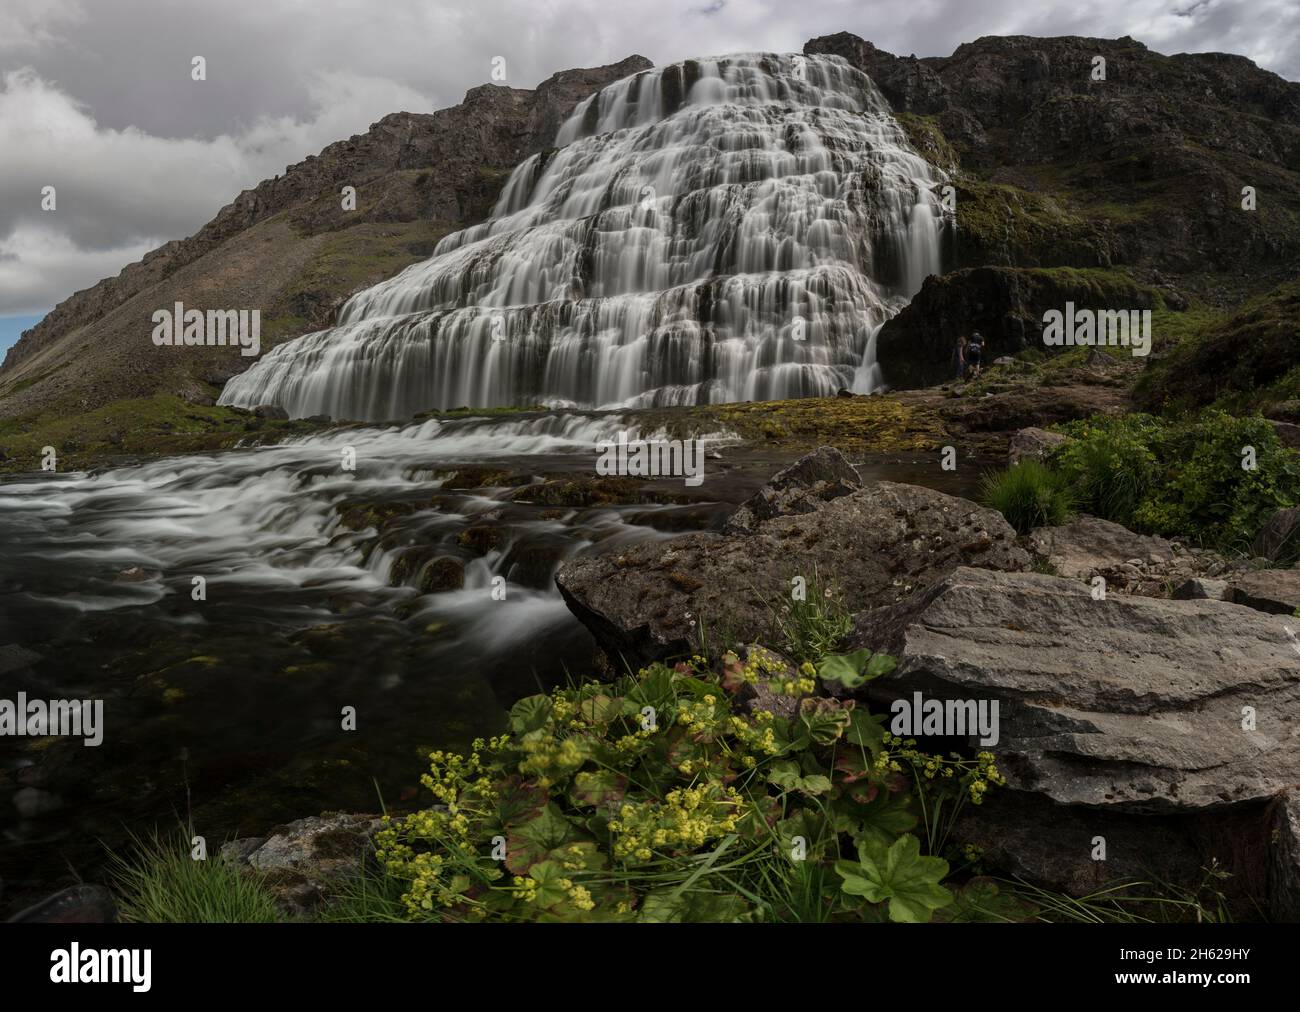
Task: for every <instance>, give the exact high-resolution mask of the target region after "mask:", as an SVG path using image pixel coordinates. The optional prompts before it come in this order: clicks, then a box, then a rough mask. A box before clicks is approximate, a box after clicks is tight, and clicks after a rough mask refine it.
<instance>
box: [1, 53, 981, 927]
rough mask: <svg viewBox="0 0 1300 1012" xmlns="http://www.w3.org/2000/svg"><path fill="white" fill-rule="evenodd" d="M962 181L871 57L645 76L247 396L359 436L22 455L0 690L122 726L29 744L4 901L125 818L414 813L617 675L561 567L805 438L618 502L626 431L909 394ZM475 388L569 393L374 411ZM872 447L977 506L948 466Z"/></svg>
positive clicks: (883, 470)
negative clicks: (898, 118)
mask: <svg viewBox="0 0 1300 1012" xmlns="http://www.w3.org/2000/svg"><path fill="white" fill-rule="evenodd" d="M934 183H935V176H934V174H933V173H932V171H931V170H930V168H929V167H928V166H927V165H926V163H925V162H924V161H923V160H922V159H921V158H920V157H918V156H917V155H916V154H915V153H914V152H912V151H911V149H910V148H909V147H908V145H907V143H906V140H905V138H904V136H903V133H902V131H901V129H900V128H899V126H898V125H897V123H896V122H895V121H894V120H893V119H892V117H891V116H890V115H889V113H888V111H887V108H886V106H885V103H884V101H883V100H882V99H881V97H880V95H879V93H878V91H877V90H876V88H875V87H874V85H872V83H871V82H870V81H869V80H868V79H867V78H866V77H865V76H863V75H862V74H861V73H859V72H857V71H855V70H853V69H852V68H850V67H849V66H848V65H847V64H845V63H844V62H843V61H841V60H839V59H837V58H832V57H807V58H804V57H786V56H773V55H762V56H739V57H728V58H725V59H717V60H699V61H688V62H686V63H683V64H678V65H675V66H672V67H666V68H663V69H661V70H656V71H650V72H646V73H643V74H639V75H637V76H635V77H632V78H629V79H627V80H625V81H622V82H619V83H616V84H614V85H611V86H610V87H608V88H606V89H604V90H603V91H601V92H600V93H598V94H596V95H595V96H593V97H592V98H590V99H589V100H587V101H586V102H584V103H583V104H581V105H580V106H578V108H577V109H576V110H575V111H574V113H573V115H572V117H571V118H570V119H569V120H568V121H567V122H566V123H565V124H564V126H563V127H562V129H561V130H560V131H559V134H558V136H557V138H556V146H555V148H554V149H552V150H550V151H547V152H544V153H542V154H539V155H536V156H534V157H532V158H530V159H528V160H527V161H525V162H524V163H523V164H521V165H520V166H519V167H518V168H517V169H516V171H515V172H514V173H513V175H512V176H511V177H510V180H509V182H508V184H507V185H506V187H505V189H504V191H503V193H502V195H501V198H500V200H499V202H498V205H497V207H496V210H495V212H494V213H493V215H492V217H491V218H490V219H489V220H488V221H487V222H485V223H483V224H482V225H479V226H476V227H474V228H470V229H466V230H465V231H463V232H460V233H458V234H456V235H452V236H448V237H447V238H446V239H444V240H443V242H442V243H441V244H440V245H439V246H438V248H437V250H436V252H435V254H434V256H433V257H432V258H431V259H430V260H428V261H427V262H425V263H422V264H417V265H415V266H413V267H411V268H409V269H407V270H406V271H404V272H403V273H402V274H400V275H398V276H397V277H395V278H393V279H391V280H389V281H387V282H384V283H382V284H380V285H377V286H375V287H373V288H371V289H369V290H367V291H364V292H361V293H360V294H358V295H356V296H354V297H353V298H352V299H351V300H350V301H349V302H348V303H347V304H346V306H345V307H344V309H343V311H342V313H341V316H340V320H339V323H338V325H337V326H336V327H334V328H332V329H330V330H326V331H322V332H320V333H316V334H309V335H306V336H304V337H302V338H299V339H297V340H293V341H290V342H288V343H286V344H283V345H281V346H279V347H277V348H276V349H275V350H274V351H272V352H271V353H270V354H268V355H266V356H265V357H264V358H263V359H262V360H261V361H259V362H258V363H257V364H256V365H254V366H253V367H252V368H251V369H249V370H248V371H247V372H246V373H244V374H243V375H241V376H239V377H236V378H235V379H233V380H231V381H230V382H229V383H228V384H227V386H226V388H225V390H224V392H223V394H222V397H221V401H222V403H225V404H231V405H240V406H254V405H260V404H268V403H269V404H278V405H281V406H283V407H284V408H286V409H287V410H288V411H289V412H290V413H291V414H292V415H294V416H309V415H316V414H329V415H331V416H333V417H336V418H343V419H350V420H353V422H354V423H360V424H350V425H343V426H339V427H337V428H335V429H331V430H329V431H326V432H323V433H317V434H315V435H312V436H306V437H300V438H297V439H293V440H290V441H287V442H283V443H280V444H278V445H274V446H262V447H247V448H242V449H237V450H232V451H228V452H223V453H215V454H204V455H190V456H183V457H172V458H165V459H160V460H154V461H151V462H147V463H143V464H135V465H131V466H123V467H118V468H115V469H112V470H107V471H102V472H99V473H95V474H82V473H69V474H59V473H55V474H43V473H42V474H27V475H18V476H10V477H5V478H0V698H7V699H13V698H15V696H16V694H17V693H18V692H20V691H21V692H25V693H26V694H27V696H28V697H29V698H33V697H40V698H47V699H96V700H102V701H103V702H104V713H105V735H104V742H103V744H102V745H100V746H98V747H93V748H92V747H85V746H83V745H82V744H80V743H79V742H78V741H73V740H70V739H66V738H50V737H44V738H40V737H6V738H0V834H2V836H0V879H3V881H4V893H3V895H0V910H3V909H8V910H9V911H12V910H13V909H15V908H16V907H18V906H20V905H22V902H24V901H25V900H29V899H32V898H35V897H36V896H37V895H39V894H40V893H41V892H42V891H44V890H46V889H48V888H49V887H50V885H51V884H53V883H57V882H60V881H65V880H66V878H67V875H68V868H69V866H72V867H73V868H76V869H78V870H81V871H83V872H86V873H90V872H91V871H93V869H94V868H95V867H96V866H97V864H98V863H99V862H100V861H102V857H103V850H102V848H101V846H100V841H101V840H102V841H104V842H105V843H108V844H111V845H113V846H120V845H121V844H122V843H123V841H124V839H125V835H126V831H127V827H131V828H136V829H138V828H139V827H141V826H150V825H153V824H155V823H161V824H163V825H164V826H165V825H166V823H167V822H168V821H169V820H187V821H191V822H192V823H193V825H194V829H195V831H196V832H200V833H206V834H207V835H208V837H209V838H208V844H209V847H210V848H214V847H215V846H216V845H219V843H220V842H221V840H222V839H223V838H225V837H226V836H229V835H231V834H233V833H242V834H245V835H246V834H250V833H261V832H264V831H265V830H266V829H267V828H268V827H269V826H271V825H273V824H274V823H275V822H276V821H277V820H287V819H292V818H297V817H300V816H302V815H306V814H312V813H315V812H318V811H322V810H326V809H351V810H377V809H378V808H379V807H380V804H381V799H382V803H383V804H385V805H388V806H390V807H391V806H400V805H402V804H405V803H408V802H412V801H413V800H414V798H415V791H414V787H415V784H416V783H417V777H418V775H419V772H420V771H421V767H422V765H423V763H424V756H425V755H426V754H427V752H428V751H429V750H430V749H432V748H435V747H462V748H463V747H464V746H465V745H467V744H468V742H469V741H470V740H471V739H472V738H474V737H476V736H478V735H481V734H485V733H494V732H495V731H496V730H498V729H499V728H500V726H501V722H502V720H503V715H504V712H505V709H506V708H507V707H508V706H509V705H510V703H511V702H512V701H513V700H515V699H517V698H519V697H520V696H522V695H525V694H527V693H529V692H533V691H537V689H538V688H539V687H542V686H547V685H550V684H554V683H555V682H557V681H558V680H560V679H563V678H565V677H567V676H568V675H569V674H570V673H571V674H573V675H575V676H579V677H581V676H584V675H586V674H589V673H590V671H591V668H590V664H591V659H592V647H593V643H592V640H591V638H590V636H589V635H588V634H587V633H586V631H585V630H583V629H582V628H581V627H580V626H579V625H578V624H577V623H576V621H575V620H574V619H573V618H572V617H571V616H570V615H569V614H568V612H567V610H566V609H565V607H564V605H563V602H562V601H561V599H560V598H559V595H558V593H557V591H556V589H555V587H554V582H553V578H554V573H555V571H556V569H557V568H558V566H559V565H560V564H561V563H562V562H563V561H564V560H565V559H567V558H570V557H572V556H573V555H575V554H576V553H580V552H585V551H590V550H594V549H597V548H614V547H617V546H619V545H621V544H630V543H632V542H634V541H637V540H641V539H646V538H665V537H670V536H672V535H674V534H676V533H679V532H681V531H685V530H699V529H708V528H711V527H717V526H720V525H721V523H722V521H723V519H724V518H725V517H726V515H727V514H728V513H729V512H730V511H731V509H732V508H734V506H735V505H736V504H738V503H739V502H741V501H743V500H744V499H745V498H746V497H748V496H749V495H750V494H751V493H752V492H753V491H755V490H756V489H757V488H758V487H759V485H761V484H762V483H763V481H765V480H766V479H767V478H768V477H769V476H770V475H771V474H772V473H773V472H774V471H776V470H777V469H779V468H780V467H781V466H783V465H784V464H785V463H787V462H788V457H787V458H783V457H782V456H780V455H778V454H774V453H771V452H764V451H761V450H755V449H753V448H750V447H743V446H739V445H737V443H736V441H735V440H734V439H733V438H732V437H731V436H730V435H729V434H728V433H726V432H719V433H714V434H713V435H712V436H711V437H710V438H709V441H708V443H707V446H708V449H709V453H708V457H707V468H708V470H707V475H708V477H707V480H706V481H705V482H704V484H703V485H702V486H701V487H699V488H689V487H687V486H685V485H684V483H683V482H682V480H681V479H680V478H661V479H656V480H647V481H643V482H641V484H640V486H639V487H638V489H637V490H636V491H635V492H634V493H631V494H627V493H626V490H624V493H621V494H608V493H609V489H608V488H607V487H605V486H602V485H600V483H599V482H594V479H595V478H596V474H595V467H594V463H595V455H594V450H595V447H596V444H597V443H598V442H599V441H601V440H612V439H614V438H615V437H616V435H617V433H618V432H620V431H624V430H629V429H630V430H632V431H633V432H634V433H635V432H636V429H637V425H636V422H635V420H634V419H630V418H628V417H627V416H626V415H625V414H624V412H627V411H629V410H632V409H634V408H637V407H646V406H655V407H659V406H672V405H682V404H694V403H700V402H714V401H728V400H744V399H768V398H786V397H800V396H816V395H830V394H834V393H836V392H837V391H838V390H840V389H841V388H844V387H851V388H852V389H854V390H856V391H859V392H864V393H865V392H870V391H873V390H877V389H879V388H880V386H881V384H882V382H883V380H882V377H881V376H880V375H879V371H878V369H877V367H876V366H875V364H874V354H873V341H874V337H875V333H876V331H877V329H878V328H879V326H880V324H881V323H882V322H883V321H884V320H886V319H887V318H888V317H889V316H890V315H891V314H892V313H894V312H896V311H897V309H898V308H899V307H901V306H902V305H904V304H905V303H906V300H907V298H908V297H910V295H911V294H912V293H914V292H915V290H916V289H917V288H918V287H919V285H920V283H921V280H922V279H923V278H924V276H925V275H926V274H927V273H930V272H932V271H934V270H937V269H938V259H939V238H940V235H941V233H942V230H943V229H944V228H945V227H947V225H946V221H945V219H944V217H943V215H942V213H941V209H940V207H939V205H938V204H937V202H936V200H935V198H934V196H933V195H932V193H931V187H932V186H933V185H934ZM462 404H470V405H473V406H475V407H478V408H487V407H492V406H509V405H530V404H546V405H549V406H550V409H549V410H544V411H542V410H539V411H526V412H522V413H519V414H511V415H508V416H492V415H482V416H477V417H457V418H442V419H439V420H427V421H414V422H407V423H399V424H388V425H382V426H381V425H372V424H366V423H373V422H381V421H385V420H388V419H394V418H398V419H400V418H410V417H411V416H412V415H413V414H415V413H418V412H420V411H423V410H425V409H428V408H432V407H442V408H451V407H456V406H459V405H462ZM643 435H644V436H646V437H648V438H654V436H655V434H654V433H648V432H647V433H643ZM862 470H863V476H864V478H872V477H883V478H891V479H893V480H902V481H915V482H918V483H925V484H935V483H939V485H940V486H941V487H944V489H945V490H946V491H953V492H957V493H959V494H961V493H968V492H969V489H968V488H967V487H965V486H963V485H962V484H960V482H962V481H966V480H967V477H968V476H969V475H967V474H964V475H963V476H962V477H961V478H960V479H958V478H957V477H956V476H953V475H947V474H945V473H944V472H942V471H940V470H939V469H938V468H937V467H936V466H935V464H934V462H933V461H929V460H924V461H905V460H904V461H898V460H896V461H874V462H868V463H867V465H866V466H865V467H864V468H863V469H862ZM970 475H973V472H970ZM945 483H946V484H945ZM500 586H504V587H505V591H506V593H505V597H504V599H501V598H499V597H498V596H494V590H496V589H498V588H499V587H500ZM346 708H352V709H353V712H355V721H356V729H355V730H346V731H345V730H343V729H342V721H343V718H344V714H345V712H346Z"/></svg>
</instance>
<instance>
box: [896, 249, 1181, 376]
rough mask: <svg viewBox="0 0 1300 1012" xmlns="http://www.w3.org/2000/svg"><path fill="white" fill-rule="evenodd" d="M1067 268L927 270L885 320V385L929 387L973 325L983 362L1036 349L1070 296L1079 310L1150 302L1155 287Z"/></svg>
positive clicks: (948, 372)
mask: <svg viewBox="0 0 1300 1012" xmlns="http://www.w3.org/2000/svg"><path fill="white" fill-rule="evenodd" d="M1075 278H1076V276H1075V275H1072V274H1058V273H1056V272H1054V271H1046V270H1018V269H1013V268H1008V267H975V268H969V269H963V270H958V271H953V272H952V273H951V274H945V275H943V276H942V277H938V276H934V275H931V276H930V277H929V278H927V279H926V281H925V284H924V285H922V286H921V290H920V291H919V292H918V293H917V294H916V297H915V298H914V299H912V301H911V303H909V304H908V305H907V306H905V307H904V308H903V310H902V311H901V312H899V313H898V315H897V316H895V317H893V318H892V319H890V320H887V321H886V322H885V325H884V326H883V327H881V328H880V334H879V336H878V337H877V339H876V357H877V360H878V361H879V362H880V366H881V368H882V369H883V370H884V373H885V376H886V378H887V379H888V380H889V382H890V384H891V385H893V386H896V387H900V388H905V387H919V386H931V385H933V384H935V383H941V382H943V381H945V380H949V379H951V378H952V377H953V375H954V370H953V365H952V361H953V352H954V348H955V347H956V344H957V339H958V338H959V337H960V336H962V335H969V334H970V333H971V332H972V331H975V330H978V331H979V332H980V333H981V334H983V335H984V339H985V343H984V361H985V362H991V361H992V360H993V359H994V358H995V357H997V356H998V355H1013V354H1015V353H1016V352H1019V351H1024V350H1025V349H1027V348H1035V347H1036V348H1042V347H1044V345H1043V336H1042V335H1043V314H1044V313H1045V312H1046V311H1047V310H1049V309H1057V310H1059V309H1062V308H1063V307H1064V306H1065V303H1066V302H1067V301H1068V302H1073V303H1074V305H1075V306H1076V308H1078V309H1093V310H1098V309H1118V308H1123V309H1126V310H1128V309H1151V308H1154V307H1155V306H1156V305H1157V297H1156V293H1155V292H1154V290H1152V289H1150V288H1146V287H1143V286H1140V285H1135V284H1132V283H1131V282H1127V281H1125V280H1124V279H1123V278H1121V277H1118V276H1116V277H1114V278H1106V277H1103V278H1102V279H1100V280H1098V279H1088V280H1086V281H1079V280H1076V279H1075Z"/></svg>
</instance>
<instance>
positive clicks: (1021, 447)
mask: <svg viewBox="0 0 1300 1012" xmlns="http://www.w3.org/2000/svg"><path fill="white" fill-rule="evenodd" d="M1066 439H1067V437H1066V436H1063V435H1061V433H1059V432H1048V431H1047V430H1046V429H1039V428H1035V427H1033V426H1031V427H1030V428H1027V429H1020V430H1019V431H1017V432H1016V433H1015V435H1013V436H1012V437H1011V445H1010V446H1009V447H1008V449H1007V461H1008V463H1010V464H1018V463H1019V462H1020V461H1022V460H1045V459H1047V457H1048V455H1049V454H1051V452H1052V451H1053V450H1055V449H1056V448H1057V447H1058V446H1060V445H1061V444H1062V443H1064V442H1065V441H1066Z"/></svg>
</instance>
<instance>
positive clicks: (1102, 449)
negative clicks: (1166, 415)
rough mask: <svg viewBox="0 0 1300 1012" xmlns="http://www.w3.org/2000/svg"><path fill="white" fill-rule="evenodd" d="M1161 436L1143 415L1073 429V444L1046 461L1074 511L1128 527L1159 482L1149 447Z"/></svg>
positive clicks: (1155, 424) (1153, 422)
mask: <svg viewBox="0 0 1300 1012" xmlns="http://www.w3.org/2000/svg"><path fill="white" fill-rule="evenodd" d="M1160 430H1161V426H1160V423H1159V422H1158V421H1157V420H1156V419H1154V418H1152V417H1151V416H1149V415H1128V416H1125V417H1122V418H1098V419H1091V420H1089V421H1088V422H1086V423H1081V424H1079V423H1076V426H1075V428H1074V430H1073V431H1070V430H1069V428H1068V427H1067V431H1068V432H1069V434H1070V435H1073V436H1075V438H1074V439H1072V440H1070V441H1069V442H1067V443H1064V444H1063V445H1062V446H1060V447H1059V448H1058V449H1057V451H1056V452H1055V453H1054V454H1053V455H1052V459H1051V466H1052V468H1053V470H1055V471H1057V473H1059V474H1060V475H1061V477H1062V478H1063V480H1064V481H1065V483H1066V485H1067V486H1068V487H1069V488H1070V489H1071V492H1072V495H1073V497H1074V501H1075V505H1076V506H1077V508H1078V509H1081V510H1083V511H1085V512H1087V513H1091V514H1092V515H1093V516H1099V517H1103V518H1104V519H1107V520H1113V521H1115V523H1117V524H1123V525H1124V526H1126V527H1131V526H1132V525H1133V523H1134V517H1135V515H1136V514H1137V511H1138V507H1140V506H1141V505H1142V503H1143V501H1144V500H1145V499H1146V497H1147V496H1148V494H1149V493H1150V492H1151V489H1152V486H1153V485H1155V483H1156V481H1157V480H1158V477H1159V469H1158V467H1157V464H1156V456H1155V454H1154V453H1153V452H1152V451H1151V448H1150V447H1151V444H1152V443H1153V442H1155V441H1156V439H1157V438H1158V436H1159V433H1160Z"/></svg>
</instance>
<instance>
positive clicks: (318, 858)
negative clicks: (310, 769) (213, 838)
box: [221, 813, 379, 915]
mask: <svg viewBox="0 0 1300 1012" xmlns="http://www.w3.org/2000/svg"><path fill="white" fill-rule="evenodd" d="M378 828H379V819H378V818H376V817H375V816H373V815H356V814H347V813H334V814H325V815H321V816H312V817H310V818H306V819H297V820H296V821H294V822H290V823H288V824H287V825H284V826H278V827H276V828H275V829H272V830H271V831H270V832H269V833H268V834H267V835H266V836H265V837H244V838H241V839H238V840H232V841H231V842H230V843H227V844H225V845H224V846H223V847H222V848H221V859H222V860H223V861H228V862H230V863H231V864H233V865H234V866H235V867H237V868H243V869H247V870H248V871H249V872H250V873H255V874H257V875H258V877H259V879H260V881H261V882H262V883H263V884H264V885H265V886H266V887H267V888H268V889H270V891H271V892H272V894H273V895H275V897H276V900H277V902H278V903H279V905H280V907H281V908H282V909H283V910H284V911H285V912H286V913H289V914H294V915H298V914H303V913H307V912H309V911H311V910H312V909H313V908H315V907H317V906H319V905H320V904H321V903H322V902H323V901H324V900H325V899H326V898H328V897H329V896H330V895H331V894H332V892H334V891H335V890H337V889H338V887H339V886H340V885H341V884H343V883H344V882H345V881H346V880H347V879H349V878H352V877H354V876H356V875H357V874H358V873H359V872H360V871H361V870H362V868H363V865H364V860H365V857H366V854H367V853H368V848H369V845H370V838H371V836H372V835H373V834H374V832H375V831H376V830H377V829H378Z"/></svg>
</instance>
